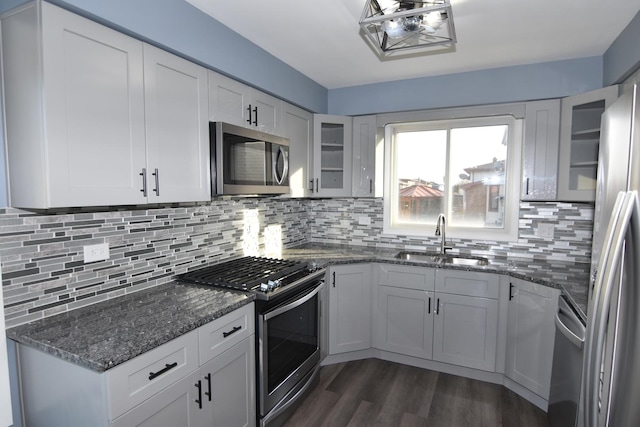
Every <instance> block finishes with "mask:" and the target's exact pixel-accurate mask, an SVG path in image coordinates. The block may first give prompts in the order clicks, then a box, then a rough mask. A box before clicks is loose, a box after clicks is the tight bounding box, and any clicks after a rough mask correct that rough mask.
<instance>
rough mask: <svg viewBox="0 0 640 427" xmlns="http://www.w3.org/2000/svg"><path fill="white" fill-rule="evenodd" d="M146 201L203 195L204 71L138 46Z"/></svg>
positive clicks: (207, 194)
mask: <svg viewBox="0 0 640 427" xmlns="http://www.w3.org/2000/svg"><path fill="white" fill-rule="evenodd" d="M144 93H145V112H146V115H145V118H146V120H145V124H146V136H147V137H146V140H147V159H148V168H147V174H148V175H147V176H148V180H149V181H148V198H149V201H150V202H156V203H157V202H175V201H185V202H186V201H196V200H209V199H210V198H211V187H210V185H211V181H210V178H209V177H210V175H209V173H210V172H209V121H208V117H207V116H208V107H209V106H208V97H207V70H206V69H205V68H203V67H201V66H199V65H196V64H194V63H192V62H189V61H186V60H184V59H182V58H179V57H177V56H175V55H172V54H170V53H167V52H165V51H163V50H160V49H157V48H155V47H153V46H149V45H146V44H145V45H144Z"/></svg>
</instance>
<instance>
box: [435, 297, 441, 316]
mask: <svg viewBox="0 0 640 427" xmlns="http://www.w3.org/2000/svg"><path fill="white" fill-rule="evenodd" d="M436 314H440V298H438V299H437V300H436Z"/></svg>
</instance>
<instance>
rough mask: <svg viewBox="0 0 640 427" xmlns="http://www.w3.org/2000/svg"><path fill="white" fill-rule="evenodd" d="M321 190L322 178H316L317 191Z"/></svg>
mask: <svg viewBox="0 0 640 427" xmlns="http://www.w3.org/2000/svg"><path fill="white" fill-rule="evenodd" d="M318 191H320V179H319V178H316V193H317V192H318Z"/></svg>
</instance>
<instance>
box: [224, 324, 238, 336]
mask: <svg viewBox="0 0 640 427" xmlns="http://www.w3.org/2000/svg"><path fill="white" fill-rule="evenodd" d="M240 329H242V326H234V328H233V329H232V330H230V331H229V332H223V333H222V337H223V338H226V337H228V336H229V335H233V334H235V333H236V332H238V331H239V330H240Z"/></svg>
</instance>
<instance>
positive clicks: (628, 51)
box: [604, 12, 640, 86]
mask: <svg viewBox="0 0 640 427" xmlns="http://www.w3.org/2000/svg"><path fill="white" fill-rule="evenodd" d="M638 67H640V12H639V13H638V14H637V15H636V16H635V17H634V18H633V19H632V20H631V22H630V23H629V25H627V28H625V29H624V30H623V31H622V32H621V33H620V35H619V36H618V38H617V39H616V40H615V41H614V42H613V43H612V44H611V46H609V49H607V51H606V52H605V53H604V85H605V86H608V85H612V84H615V83H621V82H622V81H623V80H625V79H626V78H627V77H629V75H631V74H632V73H633V72H634V71H635V70H637V69H638Z"/></svg>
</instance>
